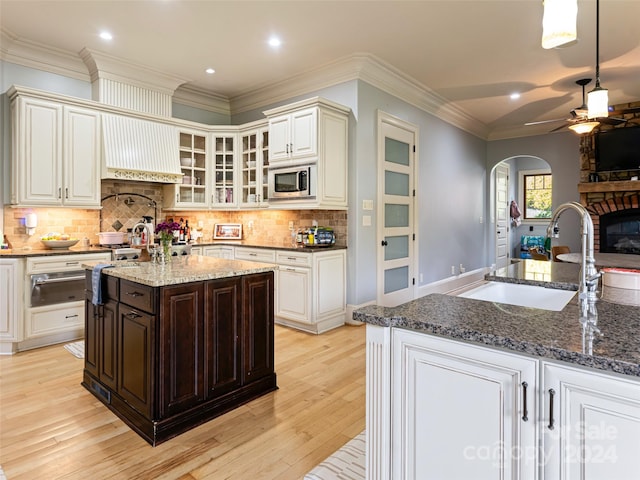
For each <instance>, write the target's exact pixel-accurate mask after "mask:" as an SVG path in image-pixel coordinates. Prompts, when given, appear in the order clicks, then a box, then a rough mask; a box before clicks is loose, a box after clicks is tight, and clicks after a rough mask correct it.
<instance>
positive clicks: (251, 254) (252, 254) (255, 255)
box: [249, 253, 258, 257]
mask: <svg viewBox="0 0 640 480" xmlns="http://www.w3.org/2000/svg"><path fill="white" fill-rule="evenodd" d="M249 256H250V257H257V256H258V254H257V253H250V254H249Z"/></svg>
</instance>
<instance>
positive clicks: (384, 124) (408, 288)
mask: <svg viewBox="0 0 640 480" xmlns="http://www.w3.org/2000/svg"><path fill="white" fill-rule="evenodd" d="M378 125H379V130H378V132H379V133H378V173H379V174H378V179H379V180H378V198H379V199H381V201H380V202H378V203H379V211H378V218H379V219H380V220H381V222H378V225H379V226H378V245H379V250H378V298H377V302H378V304H379V305H385V306H395V305H399V304H401V303H405V302H408V301H409V300H412V299H413V298H414V296H415V295H414V291H415V286H414V285H415V278H414V265H415V254H414V243H415V236H414V202H415V186H414V177H415V174H414V168H415V155H416V154H415V144H416V138H417V128H416V127H415V126H413V125H409V124H406V123H404V122H401V121H400V120H398V119H395V118H393V117H390V116H387V115H384V114H382V113H381V114H380V116H379V119H378Z"/></svg>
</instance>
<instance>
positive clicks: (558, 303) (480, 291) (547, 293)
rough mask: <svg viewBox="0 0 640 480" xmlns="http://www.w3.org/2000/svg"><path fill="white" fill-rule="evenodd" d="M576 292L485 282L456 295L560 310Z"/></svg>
mask: <svg viewBox="0 0 640 480" xmlns="http://www.w3.org/2000/svg"><path fill="white" fill-rule="evenodd" d="M577 293H578V292H574V291H572V290H557V289H554V288H545V287H539V286H535V285H521V284H518V283H506V282H487V283H484V284H482V285H480V286H479V287H476V288H473V289H471V290H467V291H466V292H463V293H461V294H460V295H458V296H459V297H464V298H473V299H476V300H484V301H486V302H498V303H506V304H508V305H519V306H521V307H532V308H540V309H542V310H554V311H560V310H562V309H563V308H564V307H565V305H567V303H569V301H570V300H571V299H572V298H574V297H575V296H576V294H577Z"/></svg>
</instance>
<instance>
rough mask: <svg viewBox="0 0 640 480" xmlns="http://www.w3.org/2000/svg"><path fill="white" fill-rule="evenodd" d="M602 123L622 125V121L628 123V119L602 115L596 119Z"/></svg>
mask: <svg viewBox="0 0 640 480" xmlns="http://www.w3.org/2000/svg"><path fill="white" fill-rule="evenodd" d="M596 120H597V121H598V122H600V123H605V124H607V125H620V124H621V123H627V120H626V119H624V118H616V117H602V118H597V119H596Z"/></svg>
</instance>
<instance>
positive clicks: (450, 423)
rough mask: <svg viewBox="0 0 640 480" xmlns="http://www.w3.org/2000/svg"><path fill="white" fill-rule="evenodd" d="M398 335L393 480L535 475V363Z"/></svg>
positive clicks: (487, 479)
mask: <svg viewBox="0 0 640 480" xmlns="http://www.w3.org/2000/svg"><path fill="white" fill-rule="evenodd" d="M392 337H393V339H392V342H393V343H392V345H393V346H392V350H393V353H392V355H393V360H392V365H393V367H392V379H393V380H392V381H393V387H392V396H391V412H392V413H391V415H392V420H391V421H392V442H391V444H392V445H394V446H395V448H394V450H393V453H392V457H391V466H392V474H391V478H393V479H395V478H402V479H416V480H439V479H444V478H451V479H454V478H455V479H457V478H460V479H463V478H464V479H471V478H473V479H474V480H494V479H495V480H499V479H505V478H509V479H531V480H533V479H534V478H535V464H536V459H535V458H527V455H530V456H531V455H533V457H535V452H536V425H535V421H534V420H535V418H534V417H535V415H534V408H535V401H534V393H535V390H536V371H537V370H536V367H537V363H536V362H535V361H534V360H528V359H524V358H518V357H514V356H513V355H509V354H503V353H501V352H493V351H490V350H488V349H485V348H478V347H475V346H471V345H464V344H455V343H452V342H447V341H443V340H441V339H438V338H434V337H428V336H426V335H422V334H418V333H414V332H410V331H406V330H400V329H394V330H393V334H392ZM507 365H508V366H507ZM523 384H526V387H523ZM529 410H530V411H529ZM522 452H526V454H527V455H521V453H522Z"/></svg>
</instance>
